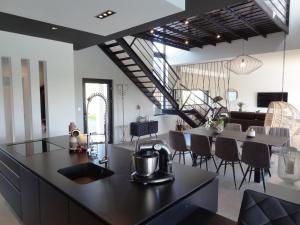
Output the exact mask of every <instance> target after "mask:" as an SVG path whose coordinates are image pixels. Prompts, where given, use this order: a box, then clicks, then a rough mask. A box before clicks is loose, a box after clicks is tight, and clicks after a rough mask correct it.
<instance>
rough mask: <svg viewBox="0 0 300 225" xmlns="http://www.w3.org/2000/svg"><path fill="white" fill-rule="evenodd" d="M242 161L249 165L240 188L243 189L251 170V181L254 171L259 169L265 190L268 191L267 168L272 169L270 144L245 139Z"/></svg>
mask: <svg viewBox="0 0 300 225" xmlns="http://www.w3.org/2000/svg"><path fill="white" fill-rule="evenodd" d="M241 161H242V162H243V163H245V164H247V165H248V167H247V170H246V173H245V174H244V177H243V180H242V182H241V184H240V187H239V189H241V187H242V185H243V183H244V181H245V179H246V177H247V175H248V173H249V172H250V174H249V181H250V179H251V173H252V171H254V170H259V173H260V175H261V178H262V181H263V186H264V191H266V185H265V170H267V171H270V152H269V147H268V145H266V144H262V143H256V142H250V141H245V142H244V144H243V151H242V158H241ZM269 174H270V173H269Z"/></svg>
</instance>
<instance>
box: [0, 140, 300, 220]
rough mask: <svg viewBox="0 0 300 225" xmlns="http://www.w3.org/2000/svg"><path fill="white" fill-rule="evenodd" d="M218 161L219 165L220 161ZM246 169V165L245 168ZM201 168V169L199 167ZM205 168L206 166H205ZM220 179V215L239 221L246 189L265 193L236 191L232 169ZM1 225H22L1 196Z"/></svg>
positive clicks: (131, 145)
mask: <svg viewBox="0 0 300 225" xmlns="http://www.w3.org/2000/svg"><path fill="white" fill-rule="evenodd" d="M158 138H160V139H163V140H168V136H167V135H160V136H159V137H158ZM299 139H300V138H299ZM299 139H296V140H295V141H294V142H293V143H294V145H296V146H298V143H300V141H299ZM119 146H120V147H122V148H126V149H130V150H133V149H134V146H135V142H129V143H123V144H120V145H119ZM216 160H217V164H218V163H219V160H218V159H216ZM271 160H272V162H271V173H272V174H276V170H277V156H276V155H273V156H272V159H271ZM174 163H178V158H176V157H175V159H174ZM186 165H189V166H191V159H190V158H189V157H188V156H187V160H186ZM208 167H209V170H210V171H215V170H216V169H215V167H214V165H213V162H209V163H208ZM243 167H244V169H245V165H244V166H243ZM198 168H199V167H198ZM203 168H204V165H203ZM236 177H237V184H238V185H239V184H240V182H241V179H242V173H241V171H240V169H239V168H238V167H237V168H236ZM218 178H219V202H218V204H219V209H218V213H219V214H221V215H223V216H225V217H227V218H230V219H233V220H237V218H238V214H239V209H240V205H241V201H242V197H243V192H244V190H245V189H252V190H256V191H263V187H262V184H257V183H254V182H253V181H251V182H250V183H246V184H245V185H244V186H243V187H242V188H241V190H240V191H237V190H235V189H234V183H233V177H232V170H231V168H230V167H228V168H227V172H226V175H225V176H224V175H223V169H221V170H220V175H219V176H218ZM0 225H21V223H20V222H19V221H18V219H17V217H16V215H15V214H14V213H13V211H12V210H11V208H10V207H9V205H8V204H7V203H6V202H5V200H4V199H3V198H2V196H1V195H0Z"/></svg>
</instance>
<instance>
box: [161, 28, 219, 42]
mask: <svg viewBox="0 0 300 225" xmlns="http://www.w3.org/2000/svg"><path fill="white" fill-rule="evenodd" d="M163 28H164V29H166V30H169V31H172V32H173V33H177V34H180V35H182V36H185V37H187V38H189V39H190V40H194V41H198V40H200V41H201V42H204V43H207V44H209V45H214V46H216V43H215V42H212V41H211V40H208V39H207V38H200V37H196V36H194V35H192V34H189V33H187V32H182V31H180V30H177V29H174V28H172V27H169V26H164V27H163Z"/></svg>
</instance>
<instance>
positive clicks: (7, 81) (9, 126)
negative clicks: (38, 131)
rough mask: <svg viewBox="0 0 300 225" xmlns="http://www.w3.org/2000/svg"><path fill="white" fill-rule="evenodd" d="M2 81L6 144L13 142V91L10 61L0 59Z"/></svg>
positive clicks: (8, 59)
mask: <svg viewBox="0 0 300 225" xmlns="http://www.w3.org/2000/svg"><path fill="white" fill-rule="evenodd" d="M1 65H2V79H3V101H4V102H3V104H4V116H5V135H6V142H14V140H15V137H14V124H13V121H14V120H13V115H14V107H13V89H12V69H11V59H10V58H9V57H1Z"/></svg>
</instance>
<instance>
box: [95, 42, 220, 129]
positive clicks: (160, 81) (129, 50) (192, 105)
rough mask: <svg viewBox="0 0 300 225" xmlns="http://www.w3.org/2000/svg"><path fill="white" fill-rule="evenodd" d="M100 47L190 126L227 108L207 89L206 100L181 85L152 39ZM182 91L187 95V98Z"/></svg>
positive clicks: (164, 107) (153, 99)
mask: <svg viewBox="0 0 300 225" xmlns="http://www.w3.org/2000/svg"><path fill="white" fill-rule="evenodd" d="M99 47H100V48H101V49H102V50H103V51H104V52H105V54H106V55H107V56H108V57H109V58H110V59H111V60H112V61H113V62H114V63H115V64H116V65H117V66H118V67H119V68H120V69H121V70H122V71H123V72H124V73H125V74H126V75H127V77H128V78H129V79H130V80H131V81H132V82H133V83H134V84H135V85H136V86H137V87H138V88H139V89H140V90H141V91H142V92H143V93H144V94H145V95H146V96H147V97H148V99H149V100H150V101H151V102H152V103H153V104H155V105H156V106H157V107H158V108H159V109H161V110H162V112H163V113H164V114H174V115H178V116H180V117H181V118H182V119H183V120H184V121H185V122H186V123H188V124H189V125H190V126H191V127H198V126H201V125H203V124H204V123H205V122H206V121H207V120H208V118H211V117H216V116H218V115H219V113H220V111H221V109H223V108H224V107H223V106H222V105H221V104H219V103H214V102H213V99H212V98H211V97H210V96H209V95H208V94H207V93H206V92H204V91H202V90H199V91H201V92H202V93H203V96H204V97H205V99H207V101H204V100H203V99H201V98H199V97H198V96H196V95H195V94H194V93H193V92H192V91H191V90H189V89H188V88H186V87H185V86H184V85H182V84H181V83H180V77H179V76H178V75H177V73H176V72H175V71H174V70H173V68H172V67H171V66H170V65H169V63H168V62H167V61H166V59H165V57H164V55H163V54H162V53H160V51H159V50H158V48H157V46H156V45H155V44H154V43H152V42H150V41H146V40H144V39H140V38H134V37H126V38H120V39H117V40H113V41H109V42H106V43H104V44H101V45H99ZM183 92H184V93H185V94H187V96H186V97H185V98H183V97H182V93H183Z"/></svg>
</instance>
